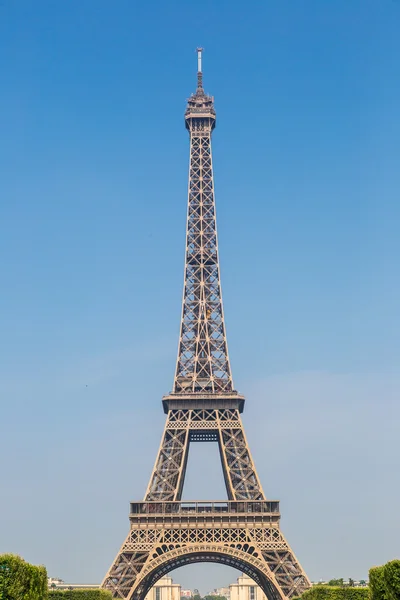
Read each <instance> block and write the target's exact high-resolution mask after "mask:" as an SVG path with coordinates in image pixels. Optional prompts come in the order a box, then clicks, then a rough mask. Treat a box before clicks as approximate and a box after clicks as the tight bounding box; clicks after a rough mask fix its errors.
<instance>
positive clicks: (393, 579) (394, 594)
mask: <svg viewBox="0 0 400 600" xmlns="http://www.w3.org/2000/svg"><path fill="white" fill-rule="evenodd" d="M383 580H384V585H385V591H386V596H387V599H388V600H400V560H391V561H390V562H388V563H386V565H384V567H383Z"/></svg>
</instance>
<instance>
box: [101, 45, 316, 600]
mask: <svg viewBox="0 0 400 600" xmlns="http://www.w3.org/2000/svg"><path fill="white" fill-rule="evenodd" d="M197 53H198V71H197V90H196V92H195V94H192V96H191V97H190V98H189V100H188V104H187V109H186V113H185V123H186V128H187V129H188V131H189V135H190V168H189V191H188V214H187V236H186V263H185V280H184V293H183V306H182V319H181V328H180V338H179V347H178V358H177V365H176V371H175V378H174V386H173V391H172V392H171V393H170V394H169V395H168V396H164V398H163V406H164V412H165V413H166V414H167V419H166V425H165V429H164V433H163V436H162V439H161V445H160V449H159V452H158V456H157V459H156V462H155V465H154V469H153V472H152V475H151V477H150V481H149V485H148V488H147V491H146V495H145V499H144V501H143V502H133V503H131V510H130V516H129V519H130V531H129V534H128V536H127V538H126V540H125V541H124V543H123V544H122V547H121V549H120V551H119V552H118V555H117V557H116V559H115V561H114V562H113V564H112V565H111V567H110V569H109V571H108V573H107V575H106V577H105V578H104V581H103V583H102V587H103V588H105V589H109V590H111V592H112V594H113V596H114V597H115V598H124V599H126V600H132V599H134V600H143V598H144V596H145V594H146V593H147V591H148V590H149V589H150V588H151V587H152V586H153V585H154V583H155V582H156V581H157V580H158V579H159V578H160V577H162V576H163V575H165V574H166V573H168V572H169V571H171V570H173V569H175V568H177V567H180V566H182V565H184V564H190V563H193V562H201V561H202V562H207V561H208V562H220V563H223V564H228V565H230V566H233V567H236V568H238V569H239V570H242V571H243V572H245V573H247V574H248V575H250V577H252V578H253V579H254V580H255V581H256V582H257V583H258V584H259V585H260V586H261V587H262V589H263V590H264V593H265V594H266V595H267V597H268V599H269V600H284V599H285V598H292V597H294V596H299V595H300V594H301V593H302V592H303V591H304V590H305V589H307V588H308V587H309V586H310V582H309V580H308V578H307V576H306V574H305V573H304V571H303V569H302V568H301V566H300V564H299V563H298V561H297V559H296V557H295V555H294V553H293V551H292V550H291V548H290V547H289V545H288V543H287V541H286V539H285V537H284V536H283V534H282V532H281V530H280V527H279V520H280V514H279V502H277V501H271V500H266V498H265V495H264V492H263V489H262V487H261V483H260V481H259V478H258V475H257V472H256V469H255V467H254V463H253V460H252V457H251V454H250V450H249V447H248V444H247V440H246V437H245V433H244V429H243V425H242V421H241V417H240V413H241V412H242V411H243V407H244V397H243V396H241V395H240V394H238V392H236V391H235V389H234V386H233V382H232V375H231V368H230V363H229V355H228V345H227V341H226V333H225V322H224V313H223V306H222V294H221V282H220V271H219V258H218V242H217V228H216V215H215V199H214V179H213V167H212V153H211V134H212V131H213V129H214V127H215V120H216V115H215V109H214V99H213V98H212V97H211V96H209V95H207V94H206V93H205V92H204V89H203V81H202V77H203V76H202V65H201V60H202V49H201V48H199V49H198V50H197ZM206 441H215V442H218V445H219V449H220V456H221V462H222V469H223V473H224V479H225V485H226V489H227V494H228V501H225V502H215V501H210V502H182V501H181V497H182V489H183V483H184V478H185V472H186V464H187V458H188V451H189V444H190V442H206Z"/></svg>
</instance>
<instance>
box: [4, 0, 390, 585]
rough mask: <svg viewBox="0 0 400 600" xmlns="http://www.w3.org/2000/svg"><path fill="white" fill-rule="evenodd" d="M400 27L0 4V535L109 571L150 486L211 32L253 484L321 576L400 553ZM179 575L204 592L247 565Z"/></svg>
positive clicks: (88, 574)
mask: <svg viewBox="0 0 400 600" xmlns="http://www.w3.org/2000/svg"><path fill="white" fill-rule="evenodd" d="M399 31H400V2H398V1H392V0H334V1H327V0H326V1H325V0H262V1H254V0H249V1H248V2H246V3H243V2H239V1H237V0H230V1H229V2H228V1H225V0H221V1H215V0H214V1H211V0H203V1H202V2H196V3H194V2H185V1H183V0H172V1H170V2H160V1H154V0H153V1H149V2H140V3H139V2H135V1H134V0H130V1H128V0H114V1H111V0H107V1H106V0H96V1H94V0H68V1H67V0H57V1H55V0H47V1H45V0H35V1H34V0H31V1H27V0H18V1H17V0H1V2H0V73H1V75H0V81H1V93H0V139H1V143H0V259H1V261H0V280H1V295H0V315H1V316H0V327H1V331H0V338H1V344H0V401H1V412H0V456H1V467H0V472H1V478H0V479H1V481H0V485H1V494H0V552H2V551H12V552H16V553H20V554H21V555H23V556H24V557H25V558H26V559H27V560H29V561H32V562H35V563H44V564H46V565H47V567H48V571H49V574H50V575H52V576H60V577H62V578H63V579H65V580H69V581H82V582H83V581H85V582H86V581H93V582H99V581H100V580H101V579H102V577H103V575H104V573H105V571H106V570H107V568H108V566H109V564H110V562H111V560H112V559H113V557H114V554H115V553H116V551H117V549H118V547H119V546H120V544H121V542H122V540H123V538H124V537H125V535H126V533H127V531H128V508H129V501H130V500H134V499H140V498H142V496H143V494H144V491H145V487H146V484H147V480H148V477H149V475H150V471H151V468H152V466H153V461H154V459H155V454H156V451H157V448H158V444H159V439H160V435H161V431H162V427H163V422H164V415H163V413H162V410H161V404H160V400H161V396H162V394H164V393H166V392H168V391H169V390H170V388H171V383H172V377H173V370H174V363H175V357H176V347H177V336H178V325H179V316H180V302H181V290H182V278H183V258H184V238H185V232H184V228H185V216H186V214H185V213H186V190H187V166H188V136H187V133H186V132H185V129H184V123H183V112H184V108H185V99H186V98H187V96H188V95H189V94H190V93H191V92H192V91H194V88H195V80H196V76H195V70H196V57H195V53H194V49H195V47H196V46H197V45H202V46H204V47H205V49H206V50H205V54H204V71H205V74H204V81H205V88H206V90H207V91H208V92H210V93H212V94H214V95H215V98H216V109H217V129H216V131H215V134H214V166H215V175H216V191H217V204H218V219H219V235H220V248H221V261H222V280H223V289H224V299H225V312H226V319H227V331H228V337H229V345H230V354H231V360H232V367H233V374H234V378H235V383H236V387H237V388H238V389H239V390H240V391H241V392H243V393H245V394H246V396H247V405H246V411H245V414H244V422H245V426H246V431H247V434H248V438H249V441H250V445H251V448H252V451H253V454H254V458H255V461H256V465H257V467H258V470H259V473H260V476H261V478H262V482H263V485H264V489H265V491H266V493H267V495H268V496H269V497H270V498H279V499H280V500H281V507H282V513H283V518H282V528H283V530H284V532H285V534H286V535H287V537H288V539H289V542H290V543H291V545H292V546H293V548H294V549H295V551H296V553H297V554H298V557H299V559H300V560H301V562H302V563H303V566H304V568H305V569H306V570H307V572H308V574H309V575H310V577H311V578H312V579H317V578H328V577H331V576H332V577H333V576H338V577H340V576H343V577H349V576H351V577H355V578H358V577H365V576H366V575H367V572H368V568H369V567H370V566H371V565H373V564H380V563H382V562H384V561H386V560H388V559H390V558H393V557H395V556H396V555H397V556H399V554H400V545H399V539H400V516H399V510H398V508H399V506H400V478H399V473H400V452H399V422H400V406H399V404H400V403H399V397H400V368H399V359H400V320H399V301H400V284H399V275H398V271H399V269H398V262H399V251H400V242H399V219H400V210H399V187H400V169H399V139H400V117H399V106H400V71H399V55H400V35H399ZM216 457H217V454H216V448H215V447H213V446H212V445H211V446H207V445H200V444H198V445H194V446H193V449H192V451H191V455H190V459H189V473H188V477H187V485H186V487H185V491H184V495H185V498H198V497H199V498H200V497H202V498H222V497H225V492H224V490H223V487H222V480H221V477H220V470H219V465H218V461H216V460H215V458H216ZM203 459H204V460H205V464H206V465H207V467H209V469H210V471H209V475H206V474H205V469H204V468H202V464H203V463H202V462H201V461H202V460H203ZM173 576H174V579H175V580H176V581H179V582H181V583H182V584H183V585H184V586H186V587H192V588H193V587H198V588H200V589H201V591H203V592H205V591H207V590H208V589H211V588H213V587H214V586H216V585H222V584H227V583H229V582H230V581H232V580H233V579H234V578H235V577H236V573H235V572H232V571H230V570H227V569H223V568H221V567H217V566H206V567H205V566H197V567H193V568H185V569H182V570H179V572H176V573H175V574H174V575H173Z"/></svg>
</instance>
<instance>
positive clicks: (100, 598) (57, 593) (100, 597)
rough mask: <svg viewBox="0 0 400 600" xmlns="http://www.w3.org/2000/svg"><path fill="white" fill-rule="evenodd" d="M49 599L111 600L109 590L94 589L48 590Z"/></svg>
mask: <svg viewBox="0 0 400 600" xmlns="http://www.w3.org/2000/svg"><path fill="white" fill-rule="evenodd" d="M49 600H112V595H111V592H109V591H108V590H101V589H99V588H96V589H91V590H90V589H87V590H81V589H73V588H70V589H68V590H50V591H49Z"/></svg>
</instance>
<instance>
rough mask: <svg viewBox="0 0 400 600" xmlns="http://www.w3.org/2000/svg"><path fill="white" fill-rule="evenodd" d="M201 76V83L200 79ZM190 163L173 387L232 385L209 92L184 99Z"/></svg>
mask: <svg viewBox="0 0 400 600" xmlns="http://www.w3.org/2000/svg"><path fill="white" fill-rule="evenodd" d="M201 83H202V82H201V80H200V85H201ZM186 127H187V129H188V130H189V133H190V168H189V192H188V214H187V236H186V264H185V280H184V292H183V307H182V321H181V331H180V338H179V349H178V359H177V366H176V373H175V381H174V390H173V391H174V392H175V393H187V392H204V391H206V392H226V391H232V389H233V383H232V376H231V368H230V364H229V357H228V345H227V341H226V335H225V323H224V312H223V306H222V295H221V282H220V274H219V261H218V241H217V226H216V216H215V202H214V178H213V168H212V154H211V133H212V130H213V129H214V127H215V110H214V105H213V98H211V97H210V96H207V95H206V94H205V93H204V90H203V87H202V86H201V87H198V89H197V91H196V94H194V95H193V96H191V98H190V99H189V101H188V108H187V111H186Z"/></svg>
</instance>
